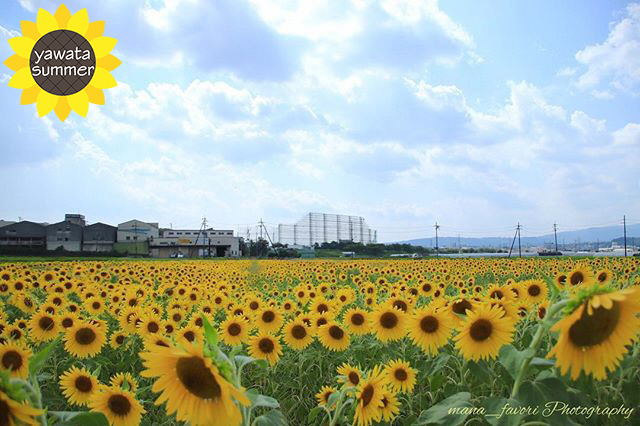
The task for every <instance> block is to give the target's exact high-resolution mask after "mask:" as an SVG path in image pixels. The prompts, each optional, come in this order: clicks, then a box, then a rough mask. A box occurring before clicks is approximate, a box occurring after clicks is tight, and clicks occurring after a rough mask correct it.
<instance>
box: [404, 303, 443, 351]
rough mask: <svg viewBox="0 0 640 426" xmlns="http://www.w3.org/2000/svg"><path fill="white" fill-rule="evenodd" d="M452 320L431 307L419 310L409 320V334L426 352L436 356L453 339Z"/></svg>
mask: <svg viewBox="0 0 640 426" xmlns="http://www.w3.org/2000/svg"><path fill="white" fill-rule="evenodd" d="M451 330H452V324H451V319H450V318H449V316H448V315H446V314H445V313H444V312H441V311H438V310H437V309H436V308H435V307H432V306H429V307H426V308H422V309H419V310H417V311H415V312H414V314H413V315H412V316H411V317H410V318H409V320H408V324H407V333H408V335H409V337H410V338H411V340H413V343H415V344H416V345H417V346H419V347H420V348H421V349H422V350H423V351H424V352H426V353H429V354H431V355H436V354H437V353H438V349H440V348H441V347H442V346H444V345H446V344H447V342H448V341H449V337H451Z"/></svg>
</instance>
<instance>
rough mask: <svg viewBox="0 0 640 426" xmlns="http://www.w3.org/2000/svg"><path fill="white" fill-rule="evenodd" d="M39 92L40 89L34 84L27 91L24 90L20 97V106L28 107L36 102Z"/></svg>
mask: <svg viewBox="0 0 640 426" xmlns="http://www.w3.org/2000/svg"><path fill="white" fill-rule="evenodd" d="M41 90H42V89H41V88H40V86H38V85H37V84H34V85H33V86H31V87H29V88H28V89H24V90H23V91H22V95H21V96H20V105H30V104H33V103H35V102H36V101H37V100H38V95H39V94H40V91H41Z"/></svg>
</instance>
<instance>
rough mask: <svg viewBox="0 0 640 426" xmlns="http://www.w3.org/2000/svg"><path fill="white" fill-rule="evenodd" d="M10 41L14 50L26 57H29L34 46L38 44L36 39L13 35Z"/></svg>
mask: <svg viewBox="0 0 640 426" xmlns="http://www.w3.org/2000/svg"><path fill="white" fill-rule="evenodd" d="M8 41H9V45H10V46H11V48H12V49H13V51H14V52H16V53H17V54H18V56H20V57H21V58H25V59H29V56H31V51H32V50H33V46H35V44H36V41H35V40H34V39H32V38H30V37H13V38H10V39H9V40H8Z"/></svg>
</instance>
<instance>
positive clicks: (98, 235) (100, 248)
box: [82, 222, 118, 253]
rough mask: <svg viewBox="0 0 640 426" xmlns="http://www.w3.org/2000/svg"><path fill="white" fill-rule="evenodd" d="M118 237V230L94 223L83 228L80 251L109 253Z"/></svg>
mask: <svg viewBox="0 0 640 426" xmlns="http://www.w3.org/2000/svg"><path fill="white" fill-rule="evenodd" d="M117 237H118V228H116V227H115V226H111V225H107V224H104V223H101V222H97V223H94V224H92V225H89V226H86V227H85V228H84V240H83V243H82V251H86V252H101V253H105V252H110V251H112V250H113V245H114V244H115V242H116V238H117Z"/></svg>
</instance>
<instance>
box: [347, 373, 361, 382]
mask: <svg viewBox="0 0 640 426" xmlns="http://www.w3.org/2000/svg"><path fill="white" fill-rule="evenodd" d="M348 377H349V382H350V383H351V384H353V385H357V384H358V383H360V376H358V373H356V372H355V371H350V372H349V375H348Z"/></svg>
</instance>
